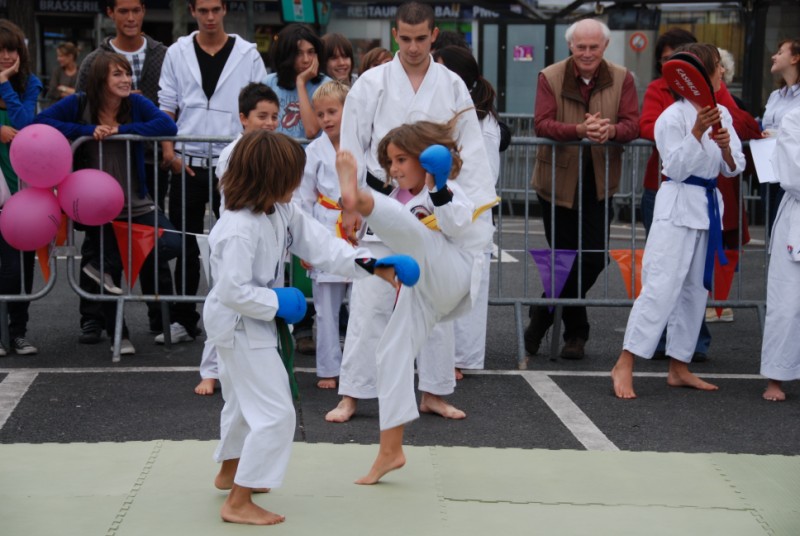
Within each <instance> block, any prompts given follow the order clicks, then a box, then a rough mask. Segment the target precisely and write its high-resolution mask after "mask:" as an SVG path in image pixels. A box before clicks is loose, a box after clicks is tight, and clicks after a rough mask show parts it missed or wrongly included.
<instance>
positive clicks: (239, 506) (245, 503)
mask: <svg viewBox="0 0 800 536" xmlns="http://www.w3.org/2000/svg"><path fill="white" fill-rule="evenodd" d="M251 492H252V491H251V490H250V489H249V488H243V487H241V486H237V485H234V487H233V489H232V490H231V494H230V495H228V498H227V499H226V500H225V502H224V503H223V505H222V510H221V511H220V516H221V517H222V519H223V520H224V521H227V522H228V523H242V524H244V525H277V524H278V523H283V522H284V521H285V520H286V518H285V517H284V516H282V515H278V514H275V513H272V512H270V511H269V510H265V509H263V508H261V507H260V506H258V505H257V504H255V503H253V501H252V499H251Z"/></svg>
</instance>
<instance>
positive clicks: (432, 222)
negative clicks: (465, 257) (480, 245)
mask: <svg viewBox="0 0 800 536" xmlns="http://www.w3.org/2000/svg"><path fill="white" fill-rule="evenodd" d="M499 204H500V198H499V197H495V198H494V201H491V202H489V203H486V204H485V205H481V206H479V207H478V208H476V209H475V212H473V213H472V221H475V220H477V219H478V216H480V215H481V214H483V213H484V212H486V211H487V210H489V209H491V208H492V207H494V206H496V205H499ZM419 221H421V222H422V223H424V224H425V226H426V227H427V228H428V229H430V230H431V231H441V229H439V223H438V222H437V221H436V214H431V215H430V216H425V217H424V218H422V219H421V220H419Z"/></svg>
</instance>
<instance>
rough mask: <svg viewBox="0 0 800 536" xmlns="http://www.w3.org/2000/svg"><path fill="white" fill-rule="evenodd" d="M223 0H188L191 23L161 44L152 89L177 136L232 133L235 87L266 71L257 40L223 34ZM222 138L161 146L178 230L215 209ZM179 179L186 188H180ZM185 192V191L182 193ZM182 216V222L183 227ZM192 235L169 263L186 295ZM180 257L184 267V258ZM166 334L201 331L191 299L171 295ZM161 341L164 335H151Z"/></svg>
mask: <svg viewBox="0 0 800 536" xmlns="http://www.w3.org/2000/svg"><path fill="white" fill-rule="evenodd" d="M226 4H227V2H224V1H223V0H190V1H189V10H190V11H191V14H192V17H194V19H195V20H196V21H197V26H198V31H196V32H193V33H191V34H190V35H187V36H185V37H181V38H180V39H178V41H177V42H175V43H174V44H173V45H172V46H170V47H169V49H168V50H167V55H166V57H165V58H164V64H163V66H162V69H161V79H160V80H159V85H160V87H161V89H160V90H159V92H158V100H159V106H160V108H161V109H162V110H163V111H165V112H166V113H167V114H168V115H170V116H171V117H172V118H173V119H175V118H177V120H176V122H177V124H178V136H236V135H237V134H239V132H241V130H242V127H241V124H240V123H239V109H238V102H239V101H238V97H239V91H241V89H242V88H243V87H244V86H246V85H247V84H248V83H250V82H258V81H260V80H262V79H263V78H264V77H265V76H266V75H267V71H266V69H265V68H264V62H263V61H262V59H261V56H260V55H259V53H258V51H257V50H256V46H255V45H254V44H253V43H250V42H248V41H245V40H244V39H242V38H241V37H239V36H238V35H234V34H227V33H225V29H224V24H223V23H224V19H225V15H226V13H227V5H226ZM225 145H226V143H224V142H221V143H212V144H208V143H188V142H187V143H183V142H178V144H177V147H174V146H170V144H167V146H166V147H165V148H164V151H163V162H162V165H163V166H164V167H166V168H168V169H169V170H170V171H171V172H172V179H171V180H170V200H169V217H170V220H171V221H172V222H173V224H174V225H175V227H176V228H177V229H178V230H181V231H183V232H186V233H202V232H203V229H204V225H203V224H204V217H205V207H206V203H207V202H208V200H209V199H211V200H212V210H213V211H214V213H215V214H219V190H218V189H217V179H216V177H214V168H215V166H216V165H217V159H218V156H219V153H220V151H222V149H223V148H224V147H225ZM184 185H185V188H184ZM184 197H185V199H184ZM184 219H185V222H186V223H185V227H184ZM198 254H199V250H198V248H197V241H196V239H195V238H194V236H193V235H192V234H187V235H186V250H185V259H183V258H182V257H181V256H179V257H178V259H177V263H176V265H175V288H176V291H177V293H178V294H182V295H188V296H192V295H195V294H196V293H197V289H198V286H199V282H200V261H199V258H198ZM184 262H185V263H186V264H185V265H186V272H185V273H184V271H183V263H184ZM170 313H171V315H170V316H171V319H172V325H171V326H170V339H171V342H188V341H191V340H194V338H195V337H196V336H197V335H198V334H199V333H200V329H199V328H198V327H197V322H198V321H199V319H200V315H199V314H198V313H197V307H196V305H195V304H194V303H190V302H179V303H173V304H172V305H171V307H170ZM156 342H157V343H162V344H163V343H164V335H163V334H162V335H158V336H157V337H156Z"/></svg>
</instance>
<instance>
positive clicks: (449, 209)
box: [433, 181, 475, 237]
mask: <svg viewBox="0 0 800 536" xmlns="http://www.w3.org/2000/svg"><path fill="white" fill-rule="evenodd" d="M447 188H448V189H449V190H450V191H451V192H452V193H453V199H452V200H451V201H450V202H449V203H445V204H444V205H442V206H439V207H437V206H434V207H433V213H434V214H435V215H436V222H437V223H438V225H439V229H441V230H442V233H444V234H445V235H446V236H449V237H457V236H459V235H460V234H461V233H463V232H464V231H466V230H467V229H468V228H469V226H470V225H472V215H473V213H474V212H475V205H474V204H473V203H472V201H470V200H469V198H468V197H467V196H466V194H465V193H464V190H462V189H461V187H460V186H459V185H458V184H457V181H447Z"/></svg>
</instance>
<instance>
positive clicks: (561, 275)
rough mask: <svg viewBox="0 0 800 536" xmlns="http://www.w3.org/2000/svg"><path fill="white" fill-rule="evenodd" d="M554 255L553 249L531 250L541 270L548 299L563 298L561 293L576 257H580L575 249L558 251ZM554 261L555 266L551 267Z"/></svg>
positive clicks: (540, 273) (540, 274)
mask: <svg viewBox="0 0 800 536" xmlns="http://www.w3.org/2000/svg"><path fill="white" fill-rule="evenodd" d="M553 253H554V252H553V250H552V249H532V250H530V254H531V256H532V257H533V261H534V262H535V263H536V267H537V268H538V269H539V276H541V278H542V286H543V287H544V295H545V296H547V297H548V298H553V297H555V298H558V297H559V296H561V291H562V290H564V283H566V282H567V277H568V276H569V272H570V271H571V270H572V265H573V263H574V262H575V257H577V256H578V252H577V251H576V250H574V249H557V250H555V255H554V254H553ZM552 260H554V261H555V266H552V265H551V261H552ZM551 278H552V279H551ZM553 282H554V283H555V288H553V284H552V283H553ZM553 291H555V296H553V295H552V292H553Z"/></svg>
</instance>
